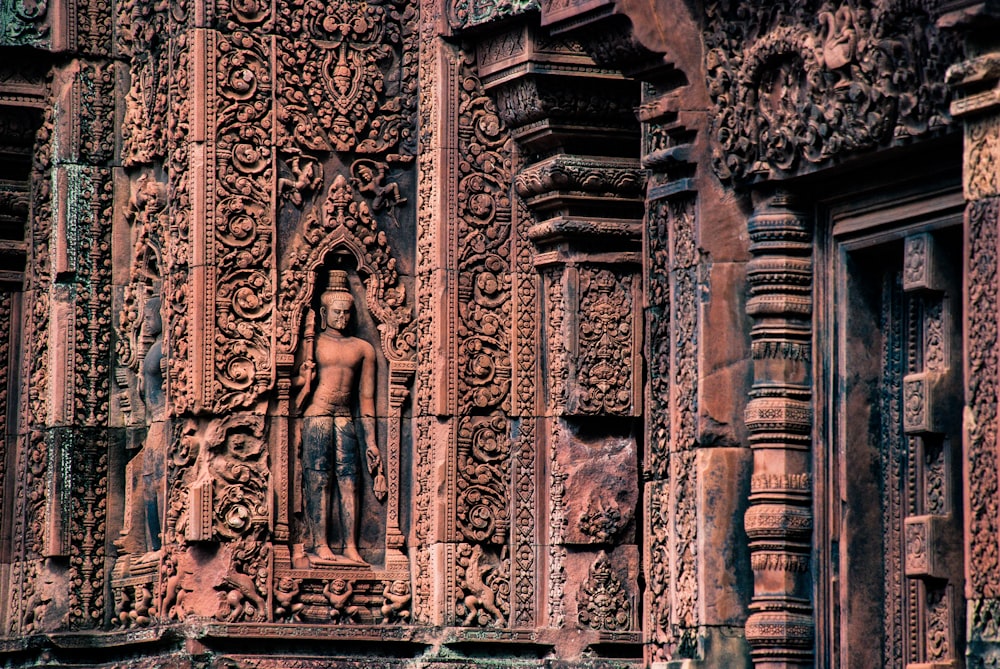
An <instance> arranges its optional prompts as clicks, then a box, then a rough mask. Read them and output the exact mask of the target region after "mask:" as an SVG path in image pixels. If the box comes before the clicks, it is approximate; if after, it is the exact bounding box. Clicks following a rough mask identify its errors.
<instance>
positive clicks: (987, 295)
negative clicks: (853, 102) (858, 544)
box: [965, 198, 1000, 597]
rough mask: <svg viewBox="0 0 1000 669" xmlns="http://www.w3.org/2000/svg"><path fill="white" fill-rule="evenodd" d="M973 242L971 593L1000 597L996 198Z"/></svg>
mask: <svg viewBox="0 0 1000 669" xmlns="http://www.w3.org/2000/svg"><path fill="white" fill-rule="evenodd" d="M966 216H967V233H966V234H967V235H968V236H967V240H968V241H967V244H968V253H969V257H968V258H967V263H968V265H967V266H968V278H967V280H966V283H965V285H966V290H967V291H968V293H967V295H966V300H967V304H968V305H969V307H968V309H969V323H968V325H967V328H968V334H967V344H968V348H967V349H966V350H967V351H968V352H969V354H968V355H969V361H968V374H967V376H966V384H967V389H966V398H967V401H968V406H969V411H970V412H971V420H967V421H966V425H967V426H968V428H967V429H968V435H967V439H968V441H967V444H968V452H967V453H966V457H967V458H969V461H970V462H975V463H976V475H975V476H971V477H970V478H969V483H968V485H969V520H968V522H969V524H970V529H969V537H970V540H969V542H970V543H969V546H968V550H969V556H968V558H967V559H968V560H969V562H968V564H970V565H973V568H972V569H971V570H970V573H969V586H968V587H969V589H970V592H971V593H973V594H974V596H975V597H1000V555H998V548H1000V547H998V544H997V541H996V535H997V529H998V526H1000V519H998V513H997V507H996V499H997V495H998V494H1000V489H998V484H997V476H998V475H997V462H996V449H995V447H994V445H995V444H996V439H997V383H998V373H1000V364H998V361H997V344H998V335H997V332H998V323H997V309H998V307H1000V302H998V298H997V280H998V277H997V264H996V259H997V253H998V252H1000V246H998V242H997V231H996V222H997V220H1000V204H998V201H997V199H996V198H989V199H985V200H979V201H976V202H973V203H972V204H970V205H969V208H968V211H967V213H966Z"/></svg>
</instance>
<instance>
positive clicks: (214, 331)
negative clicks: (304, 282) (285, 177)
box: [191, 31, 276, 412]
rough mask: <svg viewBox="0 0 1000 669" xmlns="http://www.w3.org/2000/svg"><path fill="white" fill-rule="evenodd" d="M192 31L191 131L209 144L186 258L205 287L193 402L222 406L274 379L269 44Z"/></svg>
mask: <svg viewBox="0 0 1000 669" xmlns="http://www.w3.org/2000/svg"><path fill="white" fill-rule="evenodd" d="M196 36H197V39H198V40H199V44H198V48H197V50H196V51H195V53H196V55H197V57H198V58H199V59H202V58H203V59H204V61H203V62H202V61H199V62H197V63H196V64H195V71H194V76H195V77H196V84H199V83H200V84H201V85H202V86H204V88H205V90H206V91H207V93H206V97H205V101H204V109H198V110H196V111H195V112H194V113H195V117H194V119H193V125H194V126H195V127H193V128H192V131H193V132H195V133H197V134H195V138H197V137H199V136H200V135H201V134H202V133H207V134H208V135H209V136H211V137H214V138H215V141H213V142H208V143H207V144H206V148H205V151H206V155H205V156H204V160H205V164H206V167H207V169H208V170H209V174H208V175H206V179H205V182H204V184H201V183H199V184H198V190H197V191H196V194H197V196H198V201H196V202H195V207H196V211H197V215H196V217H195V219H194V221H193V223H194V226H195V227H194V229H193V231H192V232H193V233H194V240H204V242H203V243H204V246H203V247H202V246H201V244H200V243H199V244H195V246H194V247H193V249H192V252H193V256H192V258H191V261H192V262H191V271H192V280H193V282H194V285H195V286H196V287H203V289H202V290H201V293H202V295H203V298H199V299H198V300H197V301H195V302H193V303H192V305H191V306H192V308H193V309H196V310H197V311H196V313H195V316H196V319H195V322H196V323H198V325H197V326H196V327H195V328H194V332H193V334H195V337H194V340H193V341H192V344H193V347H194V349H195V350H196V352H197V355H198V357H197V358H192V363H193V365H192V371H193V375H194V378H193V379H192V381H193V383H194V384H196V385H195V386H193V387H192V390H193V391H194V393H195V395H194V398H193V399H194V402H195V407H197V408H201V407H205V408H211V409H212V410H213V411H216V412H223V411H226V410H229V409H234V408H242V407H248V406H250V405H252V404H253V402H254V401H255V400H256V399H257V397H258V396H259V394H260V393H261V392H262V391H264V390H265V389H267V388H270V386H271V385H272V383H273V382H274V354H275V351H274V325H275V323H274V306H273V304H274V292H275V267H274V260H273V253H274V251H273V248H272V245H273V238H274V203H273V198H274V195H273V194H274V185H275V178H276V175H275V165H274V155H273V154H274V148H273V140H272V137H271V134H272V128H273V124H274V110H273V108H272V87H273V85H274V84H273V81H272V76H273V74H272V71H271V58H272V57H273V54H272V47H271V41H270V40H268V39H263V38H260V37H256V36H254V35H251V34H249V33H241V32H236V33H233V34H232V35H222V34H217V33H212V32H207V31H202V32H198V33H196ZM202 77H204V78H203V79H201V78H202ZM199 123H204V126H203V127H198V125H199ZM192 158H194V156H192ZM202 189H203V190H202ZM203 216H204V218H202V217H203ZM201 226H205V227H204V228H203V229H202V227H201ZM199 332H201V333H202V334H201V335H198V334H197V333H199Z"/></svg>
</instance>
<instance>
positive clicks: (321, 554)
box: [302, 416, 334, 560]
mask: <svg viewBox="0 0 1000 669" xmlns="http://www.w3.org/2000/svg"><path fill="white" fill-rule="evenodd" d="M332 439H333V418H331V417H329V416H310V417H307V418H304V419H303V421H302V503H303V511H304V514H303V515H304V520H305V526H306V537H305V544H306V546H305V548H306V550H307V551H309V552H311V553H313V554H314V555H315V556H316V557H318V558H321V559H323V560H330V559H332V558H333V557H334V555H333V551H332V550H330V544H329V539H328V537H327V525H328V523H329V518H330V495H331V494H332V493H333V491H332V489H331V487H330V465H331V463H330V443H331V441H332Z"/></svg>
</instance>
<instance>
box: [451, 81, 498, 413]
mask: <svg viewBox="0 0 1000 669" xmlns="http://www.w3.org/2000/svg"><path fill="white" fill-rule="evenodd" d="M458 111H459V119H458V123H459V127H458V137H459V146H460V154H461V155H462V156H463V158H462V159H461V160H460V161H459V164H458V202H457V206H458V222H457V226H456V227H457V229H456V241H457V243H458V244H457V249H456V250H457V252H458V257H457V259H456V261H455V269H456V270H457V272H458V281H459V286H458V295H459V298H458V299H459V303H458V321H457V323H456V326H457V328H458V339H459V342H460V344H459V350H458V356H459V357H458V369H459V370H460V373H459V381H458V394H459V408H460V410H461V411H462V412H467V411H471V412H483V411H490V410H503V411H507V410H508V409H509V394H510V380H511V362H510V351H511V348H510V343H511V342H510V321H511V274H510V270H511V267H510V233H511V200H510V177H511V140H510V137H509V135H508V133H507V132H506V128H505V127H504V125H503V123H502V122H501V121H500V117H499V116H498V115H497V112H496V108H495V106H494V104H493V101H492V100H490V99H489V98H488V97H486V96H485V95H484V94H483V93H482V90H481V86H480V84H479V82H478V80H477V79H476V78H475V77H474V76H473V75H472V74H471V72H468V71H467V72H466V73H465V74H464V76H463V80H462V82H461V96H460V105H459V110H458Z"/></svg>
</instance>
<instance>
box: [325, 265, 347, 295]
mask: <svg viewBox="0 0 1000 669" xmlns="http://www.w3.org/2000/svg"><path fill="white" fill-rule="evenodd" d="M326 292H328V293H347V294H348V295H350V294H351V288H350V286H349V285H348V283H347V272H345V271H344V270H342V269H331V270H330V273H329V274H328V275H327V283H326Z"/></svg>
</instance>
